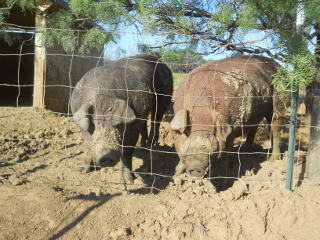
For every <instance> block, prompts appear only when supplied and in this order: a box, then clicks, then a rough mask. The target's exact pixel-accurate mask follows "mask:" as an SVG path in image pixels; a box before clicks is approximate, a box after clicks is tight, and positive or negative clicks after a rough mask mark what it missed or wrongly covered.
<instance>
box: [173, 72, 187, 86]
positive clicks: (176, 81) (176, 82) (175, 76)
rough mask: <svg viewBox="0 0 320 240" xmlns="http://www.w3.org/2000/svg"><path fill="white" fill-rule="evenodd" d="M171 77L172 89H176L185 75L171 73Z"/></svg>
mask: <svg viewBox="0 0 320 240" xmlns="http://www.w3.org/2000/svg"><path fill="white" fill-rule="evenodd" d="M172 75H173V87H174V89H176V88H177V87H178V86H179V85H180V83H181V81H182V79H183V78H184V77H185V76H186V75H187V74H186V73H172Z"/></svg>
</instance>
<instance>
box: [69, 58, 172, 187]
mask: <svg viewBox="0 0 320 240" xmlns="http://www.w3.org/2000/svg"><path fill="white" fill-rule="evenodd" d="M172 90H173V79H172V73H171V71H170V69H169V68H168V67H167V65H165V64H164V63H162V62H161V61H160V59H159V58H157V57H153V56H149V55H136V56H133V57H128V58H123V59H120V60H118V61H115V62H112V63H109V64H107V65H105V66H101V67H97V68H94V69H92V70H90V71H89V72H88V73H87V74H86V75H85V76H84V77H83V78H82V79H81V80H80V81H79V82H78V83H77V85H76V87H75V89H74V91H73V93H72V96H71V110H72V112H73V114H74V115H73V117H74V119H75V121H76V123H77V124H78V125H79V127H80V129H81V131H82V134H83V138H84V142H85V145H86V149H87V151H86V152H87V155H86V160H85V169H84V171H85V172H88V171H89V170H90V166H91V165H92V164H93V163H94V164H95V165H98V166H101V165H108V164H109V163H111V164H112V162H115V163H116V162H118V161H119V159H121V161H122V166H123V167H122V180H123V181H124V182H126V183H132V182H133V175H132V173H130V172H131V171H132V154H133V151H134V146H135V145H136V143H137V141H138V138H139V134H141V135H142V142H145V141H146V140H147V135H148V133H147V119H148V116H149V114H151V121H152V124H151V130H150V136H149V139H148V143H147V145H148V146H150V145H151V144H152V143H153V142H155V141H157V139H158V136H159V125H160V121H161V120H162V117H163V114H164V112H165V110H166V108H167V106H168V105H169V103H170V102H171V95H172Z"/></svg>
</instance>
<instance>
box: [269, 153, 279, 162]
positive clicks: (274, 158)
mask: <svg viewBox="0 0 320 240" xmlns="http://www.w3.org/2000/svg"><path fill="white" fill-rule="evenodd" d="M276 160H281V154H272V155H271V157H270V158H269V161H270V162H274V161H276Z"/></svg>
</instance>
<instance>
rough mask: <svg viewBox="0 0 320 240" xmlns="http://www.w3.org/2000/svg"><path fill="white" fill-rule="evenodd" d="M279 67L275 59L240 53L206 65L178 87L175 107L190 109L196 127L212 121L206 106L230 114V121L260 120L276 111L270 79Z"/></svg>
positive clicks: (251, 121) (232, 122)
mask: <svg viewBox="0 0 320 240" xmlns="http://www.w3.org/2000/svg"><path fill="white" fill-rule="evenodd" d="M277 67H278V64H277V63H276V62H275V61H274V60H272V59H270V58H266V57H262V56H239V57H234V58H228V59H223V60H218V61H213V62H210V63H208V64H205V65H202V66H200V67H198V68H196V69H194V70H193V71H192V72H190V73H189V74H188V75H187V76H186V77H185V78H184V79H183V81H182V82H181V84H180V86H179V87H178V89H177V90H176V92H175V95H174V110H175V112H178V111H179V110H181V109H186V110H188V111H189V112H190V116H191V118H190V123H191V125H192V127H193V128H194V126H196V125H197V124H200V125H201V124H212V122H210V121H211V120H209V119H210V118H208V117H205V115H206V112H208V111H206V112H204V109H213V110H214V111H216V112H218V113H219V114H222V115H224V116H226V117H227V119H228V123H229V124H235V125H242V124H244V125H248V124H257V123H259V122H260V121H261V120H262V118H263V117H265V116H266V115H268V114H269V115H270V114H272V111H273V110H272V95H273V87H272V86H271V84H270V83H271V81H272V75H273V74H275V73H276V69H277ZM205 119H207V120H205ZM207 121H209V122H207Z"/></svg>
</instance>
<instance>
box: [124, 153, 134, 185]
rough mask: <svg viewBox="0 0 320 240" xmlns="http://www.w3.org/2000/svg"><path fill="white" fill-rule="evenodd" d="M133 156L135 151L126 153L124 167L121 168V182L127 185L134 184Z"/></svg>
mask: <svg viewBox="0 0 320 240" xmlns="http://www.w3.org/2000/svg"><path fill="white" fill-rule="evenodd" d="M132 154H133V149H132V151H131V154H130V153H128V152H127V153H126V154H124V155H123V157H122V167H121V181H122V182H124V183H127V184H133V178H134V176H133V173H131V171H132Z"/></svg>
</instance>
